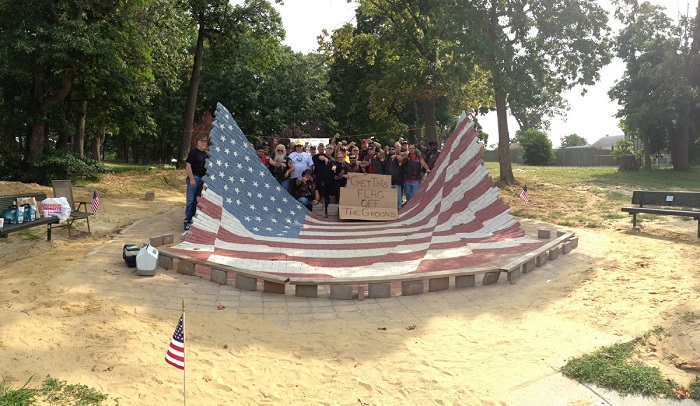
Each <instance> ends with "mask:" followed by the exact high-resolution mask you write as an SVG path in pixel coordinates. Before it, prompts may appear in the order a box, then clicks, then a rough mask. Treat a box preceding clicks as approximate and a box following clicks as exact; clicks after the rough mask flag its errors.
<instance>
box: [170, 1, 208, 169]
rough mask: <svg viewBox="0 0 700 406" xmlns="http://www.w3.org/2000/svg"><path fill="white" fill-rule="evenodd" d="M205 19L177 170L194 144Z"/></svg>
mask: <svg viewBox="0 0 700 406" xmlns="http://www.w3.org/2000/svg"><path fill="white" fill-rule="evenodd" d="M203 20H204V17H203V15H201V14H200V17H199V31H198V32H197V49H196V51H195V54H194V66H192V76H191V77H190V90H189V93H188V94H187V104H186V105H185V115H184V117H183V120H182V121H183V124H182V140H181V142H180V150H179V151H178V154H177V168H178V169H182V168H183V167H184V164H185V159H186V158H187V154H188V153H189V152H190V143H191V142H192V127H193V126H194V111H195V108H196V106H197V93H198V92H199V82H200V81H201V80H202V56H203V54H204V21H203Z"/></svg>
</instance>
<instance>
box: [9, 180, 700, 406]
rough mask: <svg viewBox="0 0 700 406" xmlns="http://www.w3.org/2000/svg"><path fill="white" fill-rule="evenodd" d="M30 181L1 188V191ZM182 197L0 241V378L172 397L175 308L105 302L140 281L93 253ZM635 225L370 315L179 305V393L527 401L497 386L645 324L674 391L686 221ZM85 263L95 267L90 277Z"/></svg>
mask: <svg viewBox="0 0 700 406" xmlns="http://www.w3.org/2000/svg"><path fill="white" fill-rule="evenodd" d="M37 189H40V187H38V186H37V185H22V184H16V183H7V182H0V194H9V193H15V192H20V191H32V190H37ZM43 190H46V191H47V192H50V189H45V188H44V189H43ZM76 194H77V195H78V196H80V195H81V194H83V195H85V196H89V195H91V190H77V191H76ZM183 201H184V196H183V195H182V193H181V192H180V191H170V192H168V191H163V190H159V191H157V199H156V201H155V202H148V201H145V200H144V199H143V198H139V197H131V196H128V195H117V196H108V195H107V196H105V195H103V196H102V204H101V209H100V212H99V213H98V214H97V215H95V216H93V218H92V219H91V226H92V229H93V234H92V235H91V236H88V235H82V236H78V237H74V238H71V239H69V238H68V235H67V232H65V230H57V231H54V238H53V241H52V242H46V241H45V236H44V234H42V232H43V233H45V231H44V230H43V227H42V229H41V230H39V229H38V228H37V229H36V230H37V231H34V232H32V233H15V234H11V235H10V236H9V238H7V239H2V240H0V250H2V253H3V254H2V262H3V264H2V266H1V269H2V270H1V271H0V360H2V361H0V377H3V378H4V379H5V380H6V381H7V382H11V383H13V385H15V386H21V385H22V384H23V383H24V382H25V381H26V380H27V379H28V378H29V377H30V376H34V381H36V382H40V381H41V379H43V378H44V377H45V376H46V375H51V376H52V377H54V378H58V379H61V380H66V381H68V382H69V383H81V384H85V385H88V386H91V387H94V388H96V389H98V390H101V391H103V392H106V393H108V394H109V395H110V397H112V398H119V404H122V405H137V404H163V405H169V404H178V403H179V402H180V401H181V389H182V388H181V383H182V373H181V371H179V370H176V369H175V368H172V367H170V366H168V365H167V364H165V362H164V361H163V357H164V353H165V349H166V346H167V343H168V342H169V339H170V336H171V335H172V332H173V329H174V327H175V323H176V322H177V318H178V317H179V313H180V312H179V311H178V310H176V309H164V308H151V307H149V306H148V305H147V304H144V303H141V302H139V300H135V299H131V300H124V299H122V300H118V299H115V296H114V295H110V294H109V293H110V289H117V288H119V289H120V290H124V289H127V290H128V289H132V288H133V289H138V288H139V280H138V279H135V278H134V277H133V276H129V277H127V276H125V275H130V274H129V273H128V272H126V271H125V269H127V268H126V267H125V266H124V264H123V261H122V260H121V258H100V257H99V255H96V254H95V253H96V252H99V251H100V250H101V249H103V248H105V247H106V246H110V244H111V245H114V244H119V249H121V245H120V244H123V239H120V235H121V234H120V232H122V231H123V230H124V232H126V231H128V228H127V227H128V226H129V225H131V224H134V223H137V224H138V222H139V221H144V219H145V220H148V219H151V220H152V221H155V220H153V219H156V220H158V221H159V222H160V223H157V224H161V226H164V227H165V228H167V227H171V228H174V229H173V230H172V231H174V232H176V233H177V232H178V231H179V228H177V227H179V226H181V224H180V217H178V216H175V217H176V218H173V215H172V213H179V211H177V210H176V211H173V209H174V208H182V207H183ZM159 214H162V215H160V217H159V216H158V215H159ZM525 221H527V220H523V222H525ZM154 224H155V223H154ZM644 224H645V229H644V230H642V231H641V232H630V231H629V223H627V219H625V220H624V221H622V220H621V223H620V226H619V227H618V229H611V230H600V229H574V230H573V231H575V232H576V233H577V235H579V237H580V241H581V243H580V246H579V249H578V250H576V251H574V253H573V254H571V255H572V256H571V258H575V259H576V261H570V263H569V265H567V269H563V270H561V273H560V275H561V277H558V278H556V279H554V280H551V281H547V283H542V284H533V283H529V284H528V283H519V284H518V285H512V286H507V284H506V283H502V282H500V281H499V283H498V284H497V285H499V286H498V287H497V288H491V287H489V286H477V287H476V288H474V289H472V290H469V291H468V293H466V294H463V293H454V290H450V291H446V292H441V293H432V294H426V295H422V298H423V300H424V304H425V305H423V306H416V307H412V308H411V310H410V314H406V317H405V318H403V317H397V318H396V319H394V320H391V321H389V322H385V323H382V324H381V325H378V324H377V323H372V322H369V321H366V320H364V319H359V320H332V321H306V322H296V323H279V322H276V321H274V320H265V319H262V318H260V317H256V316H251V315H246V314H243V313H241V312H238V313H236V312H230V311H225V310H222V311H199V312H198V311H192V312H188V347H187V350H188V371H187V374H188V376H187V382H188V402H189V403H190V404H192V405H219V404H220V405H225V404H249V405H258V404H260V405H266V404H269V405H273V404H284V405H287V404H293V405H308V404H329V405H332V404H342V405H358V404H359V405H375V404H377V405H380V404H386V405H407V404H408V405H410V404H416V405H425V404H441V405H442V404H454V405H470V404H485V405H491V404H493V405H501V404H528V402H527V400H524V399H514V398H513V397H512V395H510V394H511V393H514V392H517V389H518V388H521V387H523V386H526V385H528V383H531V382H533V381H535V380H537V379H541V378H542V377H546V376H547V375H550V374H553V373H556V370H557V369H558V368H560V367H561V366H562V365H563V364H564V363H565V361H566V359H568V358H569V357H573V356H579V355H581V354H583V353H587V352H590V351H592V350H594V349H596V348H597V347H600V346H602V345H609V344H613V343H615V342H619V341H626V340H630V339H633V338H635V337H638V336H640V335H641V334H642V333H644V332H646V331H649V330H650V329H652V328H654V327H655V326H661V327H663V328H664V331H665V332H666V335H665V336H664V337H663V338H662V339H653V340H651V342H650V344H649V346H648V347H647V350H646V351H644V352H641V353H640V354H639V357H640V358H641V359H643V360H644V361H645V362H647V363H650V364H652V365H655V366H658V367H659V368H660V369H661V370H662V371H663V373H664V374H666V375H667V376H668V377H670V378H672V379H675V380H677V381H678V382H680V383H681V384H683V385H687V384H688V382H690V381H691V380H692V379H693V378H694V377H695V376H696V375H697V374H698V373H699V372H700V300H698V298H700V283H699V282H700V267H698V264H700V242H698V240H697V238H696V230H697V228H696V227H697V225H696V222H694V221H692V222H691V221H686V222H683V221H681V220H674V219H671V218H664V219H660V220H659V221H658V223H655V224H652V223H649V222H645V223H644ZM125 228H127V229H126V230H125ZM176 235H179V234H176ZM147 237H149V235H143V239H142V241H143V240H145V239H146V238H147ZM176 239H177V238H176ZM86 272H101V273H104V274H105V275H109V277H108V278H105V282H104V284H101V285H95V286H93V285H91V284H90V283H86V282H85V278H84V277H83V276H84V275H85V273H86ZM163 272H165V271H163ZM167 272H172V271H167ZM527 277H528V276H527V275H524V276H523V278H524V279H526V278H527ZM163 278H167V274H166V275H164V276H163ZM151 280H153V279H151ZM504 285H505V286H504ZM153 286H156V287H157V285H153ZM231 289H233V288H231ZM464 292H467V291H464ZM153 294H154V295H156V294H157V292H156V291H154V292H153ZM318 300H327V299H326V298H319V299H318ZM399 300H401V298H392V299H391V301H394V302H396V301H399ZM390 305H391V303H389V306H390ZM415 320H418V321H417V322H416V321H415ZM409 323H410V325H414V324H415V326H416V328H415V329H409V328H407V327H408V326H409ZM380 327H381V329H380ZM552 404H559V403H557V402H556V401H553V402H552Z"/></svg>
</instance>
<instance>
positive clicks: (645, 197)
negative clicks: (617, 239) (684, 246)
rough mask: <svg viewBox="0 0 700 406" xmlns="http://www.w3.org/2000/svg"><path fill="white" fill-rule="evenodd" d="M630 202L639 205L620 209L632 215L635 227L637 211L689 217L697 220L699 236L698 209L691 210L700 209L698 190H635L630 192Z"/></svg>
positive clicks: (699, 215)
mask: <svg viewBox="0 0 700 406" xmlns="http://www.w3.org/2000/svg"><path fill="white" fill-rule="evenodd" d="M632 204H638V205H639V207H623V208H622V211H623V212H625V213H629V214H631V215H632V227H633V228H637V214H638V213H646V214H658V215H667V216H682V217H691V218H693V219H694V220H696V221H698V238H700V221H699V220H700V210H693V209H700V192H661V191H646V190H635V191H634V193H632ZM645 206H661V207H645ZM670 207H677V208H670Z"/></svg>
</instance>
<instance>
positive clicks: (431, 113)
mask: <svg viewBox="0 0 700 406" xmlns="http://www.w3.org/2000/svg"><path fill="white" fill-rule="evenodd" d="M358 3H359V13H358V21H363V22H364V21H365V19H366V18H367V19H370V20H371V21H370V24H367V26H368V27H369V29H366V30H358V33H356V36H357V37H360V38H362V37H368V38H366V39H365V41H364V43H365V44H370V45H372V46H373V49H372V51H373V53H374V55H375V58H377V60H376V61H375V63H376V62H378V63H380V64H381V77H380V78H379V79H378V81H377V82H375V83H372V84H370V85H369V86H368V88H369V90H370V100H371V102H370V106H371V111H372V115H373V116H380V117H381V116H388V115H389V114H391V113H392V111H401V110H404V109H406V108H407V107H408V108H411V109H412V110H413V111H412V112H413V113H414V116H415V117H416V120H415V121H416V123H415V124H416V126H421V125H422V126H424V127H425V138H427V139H428V140H432V141H437V129H438V128H439V123H438V121H437V114H436V111H437V110H436V106H437V105H438V104H439V103H440V99H444V100H445V101H446V106H449V107H448V109H451V110H452V111H453V112H459V111H461V110H467V111H468V112H470V113H471V112H473V111H474V110H475V109H476V108H478V106H480V105H483V104H488V103H489V97H488V85H487V79H488V77H487V74H486V72H484V71H483V70H481V69H479V66H477V65H476V64H475V63H474V58H473V52H472V50H470V49H467V48H464V47H462V46H460V44H461V41H462V40H463V37H462V36H461V35H460V32H459V30H458V28H459V27H458V26H457V24H456V22H455V20H454V19H453V12H454V6H455V5H454V2H453V1H451V0H436V1H424V0H360V1H358ZM358 26H359V22H358ZM358 28H361V27H358ZM409 111H410V110H409ZM421 118H422V122H421Z"/></svg>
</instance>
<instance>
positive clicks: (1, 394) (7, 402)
mask: <svg viewBox="0 0 700 406" xmlns="http://www.w3.org/2000/svg"><path fill="white" fill-rule="evenodd" d="M31 380H32V378H29V380H27V382H26V383H25V384H24V385H23V386H22V387H21V388H18V389H13V388H12V386H11V385H10V384H8V383H7V382H5V381H4V380H3V381H2V382H0V405H3V406H25V405H34V404H36V403H37V401H42V402H43V403H48V404H52V405H76V406H83V405H101V404H104V403H103V402H105V401H107V400H109V397H108V396H107V395H105V394H104V393H100V392H99V391H97V390H95V389H93V388H90V387H88V386H85V385H80V384H78V385H72V384H68V383H66V382H65V381H60V380H58V379H55V378H51V377H50V376H47V377H46V379H44V381H43V382H42V384H41V387H39V388H36V389H30V388H28V387H27V386H28V385H29V382H30V381H31ZM113 401H114V404H119V399H117V398H115V399H113Z"/></svg>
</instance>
